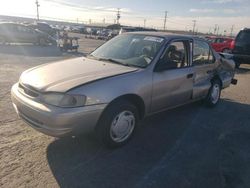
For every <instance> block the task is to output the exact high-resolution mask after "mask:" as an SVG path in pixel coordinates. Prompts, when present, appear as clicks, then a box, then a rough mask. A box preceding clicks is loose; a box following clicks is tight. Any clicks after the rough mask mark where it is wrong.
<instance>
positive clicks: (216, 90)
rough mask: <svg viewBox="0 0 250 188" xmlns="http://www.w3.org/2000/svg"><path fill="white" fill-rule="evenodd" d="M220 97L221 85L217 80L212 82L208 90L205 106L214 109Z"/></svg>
mask: <svg viewBox="0 0 250 188" xmlns="http://www.w3.org/2000/svg"><path fill="white" fill-rule="evenodd" d="M220 95H221V84H220V81H219V80H213V81H212V86H211V88H210V89H209V92H208V95H207V97H206V104H207V105H208V106H210V107H214V106H216V105H217V104H218V102H219V100H220Z"/></svg>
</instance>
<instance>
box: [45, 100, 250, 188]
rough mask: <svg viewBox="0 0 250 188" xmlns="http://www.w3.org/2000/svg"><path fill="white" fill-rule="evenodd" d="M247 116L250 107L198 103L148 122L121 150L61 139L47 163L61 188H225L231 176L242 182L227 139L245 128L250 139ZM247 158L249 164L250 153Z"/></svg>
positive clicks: (52, 146) (90, 139)
mask: <svg viewBox="0 0 250 188" xmlns="http://www.w3.org/2000/svg"><path fill="white" fill-rule="evenodd" d="M237 111H241V113H239V114H235V112H237ZM246 114H248V115H249V114H250V105H244V104H240V103H236V102H234V101H230V100H227V99H224V100H222V101H221V103H220V104H219V105H218V106H217V107H216V108H213V109H211V108H206V107H203V106H201V105H200V102H197V103H193V104H189V105H186V106H183V107H180V108H177V109H173V110H169V111H166V112H162V113H160V114H157V115H154V116H151V117H148V118H146V119H145V120H144V121H143V122H142V123H141V126H140V130H139V131H138V132H137V134H136V136H135V137H134V139H132V140H131V141H130V142H129V143H128V144H127V145H125V146H124V147H122V148H118V149H115V150H109V149H106V148H105V147H103V146H102V145H101V144H99V143H98V142H97V141H96V140H95V139H94V138H93V137H92V136H91V135H88V136H82V137H79V138H78V137H76V138H64V139H57V140H55V141H54V142H52V143H51V144H50V145H49V146H48V148H47V159H48V163H49V166H50V168H51V171H52V173H53V175H54V177H55V179H56V181H57V182H58V184H59V186H60V187H109V188H110V187H222V185H223V186H224V185H227V183H231V182H232V181H234V180H233V177H234V176H233V175H236V176H237V178H238V179H237V182H236V183H239V181H238V180H241V177H239V175H237V174H234V173H233V174H232V173H230V172H231V171H232V169H230V167H231V166H232V165H231V163H230V157H231V156H230V154H229V155H225V153H228V150H229V149H230V150H231V148H230V147H229V146H231V145H230V140H228V139H227V136H226V135H231V133H233V130H234V129H235V127H237V129H240V128H242V127H244V128H247V129H249V138H250V128H248V127H247V126H246V125H245V124H244V123H242V124H241V123H240V122H243V119H244V120H245V119H246V118H249V116H248V115H246ZM241 118H243V119H241ZM248 120H249V119H248ZM248 122H249V121H248ZM238 136H239V137H240V135H238ZM234 140H237V139H234ZM241 141H242V142H244V141H245V140H244V139H241ZM247 141H248V140H247ZM225 143H226V144H227V147H225ZM240 144H242V143H238V144H235V145H236V146H238V145H240ZM245 148H246V147H245ZM235 150H236V151H237V148H236V149H235ZM241 153H242V155H243V156H244V153H243V152H242V151H241ZM246 153H247V156H248V158H249V157H250V149H248V150H247V151H246ZM241 157H242V156H239V159H241ZM241 160H242V159H241ZM233 162H235V161H233ZM244 162H245V163H246V165H245V166H244V165H242V163H244ZM236 168H237V167H236ZM243 168H244V169H245V168H249V169H250V165H249V164H248V160H247V158H244V161H243V162H241V166H240V167H239V169H238V170H241V169H243ZM237 172H238V171H237V170H236V171H235V173H237ZM248 172H249V171H248ZM228 174H230V176H226V175H228ZM243 174H244V173H243ZM224 175H225V176H224ZM244 175H246V174H244ZM247 175H248V176H249V175H250V172H249V174H247ZM242 177H243V176H242ZM225 187H226V186H225Z"/></svg>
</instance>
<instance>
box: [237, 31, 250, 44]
mask: <svg viewBox="0 0 250 188" xmlns="http://www.w3.org/2000/svg"><path fill="white" fill-rule="evenodd" d="M236 41H237V42H244V43H246V42H247V43H250V31H240V33H239V34H238V36H237V39H236Z"/></svg>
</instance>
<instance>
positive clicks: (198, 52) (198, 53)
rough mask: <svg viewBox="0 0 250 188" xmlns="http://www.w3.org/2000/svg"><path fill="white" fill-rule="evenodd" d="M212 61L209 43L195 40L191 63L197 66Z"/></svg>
mask: <svg viewBox="0 0 250 188" xmlns="http://www.w3.org/2000/svg"><path fill="white" fill-rule="evenodd" d="M213 62H214V57H213V54H212V51H211V49H210V47H209V45H208V44H207V43H206V42H204V41H199V40H195V41H194V45H193V65H194V66H199V65H204V64H210V63H213Z"/></svg>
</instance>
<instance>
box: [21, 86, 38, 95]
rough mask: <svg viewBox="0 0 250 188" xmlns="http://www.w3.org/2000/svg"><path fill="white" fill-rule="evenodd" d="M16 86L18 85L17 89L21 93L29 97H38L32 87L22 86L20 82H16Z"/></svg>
mask: <svg viewBox="0 0 250 188" xmlns="http://www.w3.org/2000/svg"><path fill="white" fill-rule="evenodd" d="M18 87H19V91H21V92H22V93H24V94H26V95H28V96H30V97H38V96H39V94H38V93H37V92H35V91H33V90H32V89H30V88H28V87H25V86H23V85H22V84H20V83H19V84H18Z"/></svg>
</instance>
